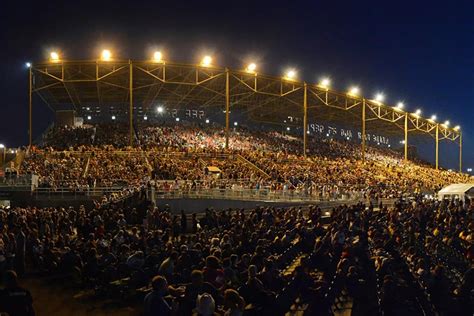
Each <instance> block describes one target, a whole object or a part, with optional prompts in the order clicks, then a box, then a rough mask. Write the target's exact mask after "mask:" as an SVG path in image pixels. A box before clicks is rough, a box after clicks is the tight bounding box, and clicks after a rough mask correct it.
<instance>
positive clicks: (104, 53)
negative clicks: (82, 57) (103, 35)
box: [100, 49, 112, 61]
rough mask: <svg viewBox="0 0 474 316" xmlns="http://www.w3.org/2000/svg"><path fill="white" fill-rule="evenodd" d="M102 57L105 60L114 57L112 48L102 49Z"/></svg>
mask: <svg viewBox="0 0 474 316" xmlns="http://www.w3.org/2000/svg"><path fill="white" fill-rule="evenodd" d="M100 58H101V59H102V60H103V61H109V60H110V59H111V58H112V53H111V52H110V50H108V49H104V50H103V51H102V54H101V55H100Z"/></svg>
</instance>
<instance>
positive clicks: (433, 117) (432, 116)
mask: <svg viewBox="0 0 474 316" xmlns="http://www.w3.org/2000/svg"><path fill="white" fill-rule="evenodd" d="M431 120H432V121H433V122H435V121H436V114H433V115H431Z"/></svg>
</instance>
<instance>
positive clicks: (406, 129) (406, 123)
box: [405, 113, 408, 162]
mask: <svg viewBox="0 0 474 316" xmlns="http://www.w3.org/2000/svg"><path fill="white" fill-rule="evenodd" d="M406 161H408V113H405V162H406Z"/></svg>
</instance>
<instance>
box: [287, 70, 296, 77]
mask: <svg viewBox="0 0 474 316" xmlns="http://www.w3.org/2000/svg"><path fill="white" fill-rule="evenodd" d="M295 77H296V70H294V69H290V70H288V71H287V72H286V75H285V78H286V79H290V80H292V79H295Z"/></svg>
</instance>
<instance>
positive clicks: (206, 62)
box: [201, 55, 212, 67]
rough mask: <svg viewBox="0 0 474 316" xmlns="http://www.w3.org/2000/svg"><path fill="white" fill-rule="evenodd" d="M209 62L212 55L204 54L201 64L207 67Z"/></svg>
mask: <svg viewBox="0 0 474 316" xmlns="http://www.w3.org/2000/svg"><path fill="white" fill-rule="evenodd" d="M211 63H212V57H211V56H209V55H206V56H204V58H203V59H202V61H201V66H204V67H209V66H210V65H211Z"/></svg>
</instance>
